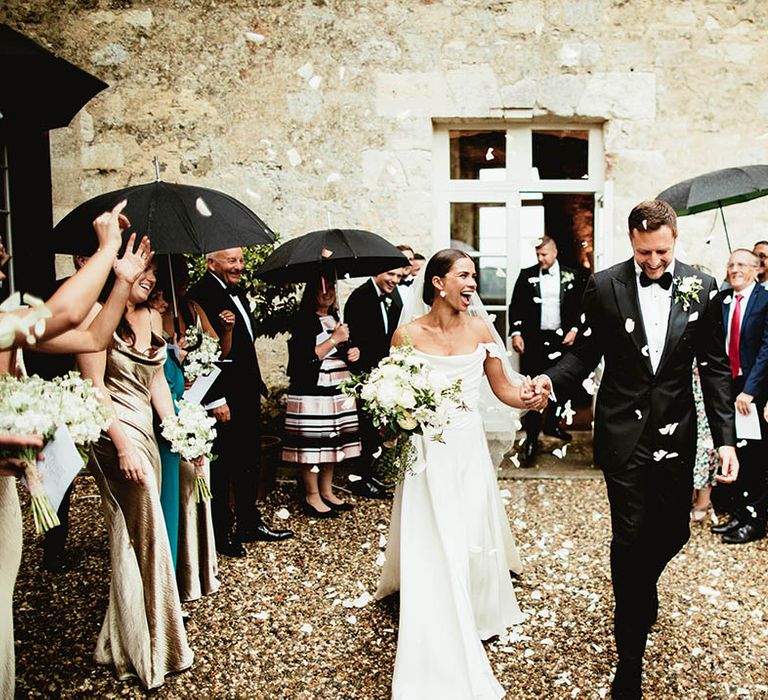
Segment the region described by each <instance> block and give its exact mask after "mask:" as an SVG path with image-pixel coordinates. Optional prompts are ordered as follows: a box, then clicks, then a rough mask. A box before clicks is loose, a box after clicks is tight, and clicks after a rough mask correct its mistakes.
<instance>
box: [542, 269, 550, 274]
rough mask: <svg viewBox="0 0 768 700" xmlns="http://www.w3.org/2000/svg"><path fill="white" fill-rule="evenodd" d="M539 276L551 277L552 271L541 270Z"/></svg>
mask: <svg viewBox="0 0 768 700" xmlns="http://www.w3.org/2000/svg"><path fill="white" fill-rule="evenodd" d="M541 274H542V275H551V274H552V270H550V269H549V268H547V269H546V270H542V271H541Z"/></svg>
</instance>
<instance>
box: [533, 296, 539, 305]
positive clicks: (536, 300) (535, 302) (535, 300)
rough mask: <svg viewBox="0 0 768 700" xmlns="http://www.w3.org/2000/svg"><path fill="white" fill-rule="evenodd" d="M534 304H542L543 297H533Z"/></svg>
mask: <svg viewBox="0 0 768 700" xmlns="http://www.w3.org/2000/svg"><path fill="white" fill-rule="evenodd" d="M533 303H534V304H541V297H533Z"/></svg>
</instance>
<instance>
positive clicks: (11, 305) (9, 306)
mask: <svg viewBox="0 0 768 700" xmlns="http://www.w3.org/2000/svg"><path fill="white" fill-rule="evenodd" d="M21 308H22V305H21V292H14V293H13V294H11V296H9V297H8V298H7V299H6V300H5V301H4V302H3V303H2V304H0V311H2V312H3V313H10V312H11V311H18V310H19V309H21Z"/></svg>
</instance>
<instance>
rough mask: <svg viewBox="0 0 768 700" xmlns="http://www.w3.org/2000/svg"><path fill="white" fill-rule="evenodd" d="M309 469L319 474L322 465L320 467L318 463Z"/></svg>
mask: <svg viewBox="0 0 768 700" xmlns="http://www.w3.org/2000/svg"><path fill="white" fill-rule="evenodd" d="M309 471H311V472H312V473H313V474H318V473H319V472H320V467H318V466H317V465H315V466H314V467H312V469H310V470H309Z"/></svg>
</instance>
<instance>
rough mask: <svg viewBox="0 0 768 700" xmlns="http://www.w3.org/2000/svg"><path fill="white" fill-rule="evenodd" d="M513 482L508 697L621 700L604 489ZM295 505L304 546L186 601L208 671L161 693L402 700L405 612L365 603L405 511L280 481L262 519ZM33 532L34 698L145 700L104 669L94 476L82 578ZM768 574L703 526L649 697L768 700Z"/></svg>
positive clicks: (82, 540) (29, 600)
mask: <svg viewBox="0 0 768 700" xmlns="http://www.w3.org/2000/svg"><path fill="white" fill-rule="evenodd" d="M501 488H502V489H504V490H505V491H504V492H503V495H505V498H506V500H507V501H508V504H507V510H508V513H509V517H510V521H511V522H512V530H513V532H514V533H515V535H516V537H517V538H518V542H519V545H520V547H521V550H522V555H523V560H524V562H525V566H526V569H525V571H524V573H523V576H522V578H521V579H520V580H519V581H518V582H517V583H516V589H517V594H518V599H519V601H520V605H521V607H522V609H523V610H524V611H525V612H526V613H528V614H529V618H528V620H527V621H526V623H525V624H523V625H522V626H520V627H518V628H516V629H515V630H514V631H513V633H512V635H511V636H510V639H508V640H502V641H498V642H496V643H494V644H490V645H488V646H487V649H488V652H489V656H490V658H491V662H492V664H493V666H494V669H495V672H496V675H497V677H498V679H499V681H500V682H501V684H502V685H503V686H504V687H505V688H506V690H507V697H508V698H514V699H516V700H517V699H520V698H537V699H538V698H548V699H549V698H574V697H578V698H598V697H606V695H607V694H608V692H607V691H608V687H609V681H610V676H611V673H612V668H613V664H614V662H615V649H614V645H613V641H612V637H611V623H610V620H611V605H612V594H611V592H610V580H609V571H608V541H609V536H610V526H609V519H608V515H607V513H608V511H607V502H606V498H605V489H604V487H603V485H602V482H601V481H599V480H579V481H576V480H574V481H568V480H565V481H546V482H544V481H538V482H537V481H503V482H501ZM283 506H284V507H286V508H287V509H288V510H289V511H290V512H291V517H290V518H289V519H288V520H287V525H288V526H290V527H291V528H293V529H294V530H295V531H296V538H295V539H293V540H291V541H289V542H286V543H282V544H278V545H274V544H269V545H266V544H259V543H256V544H253V545H248V549H249V553H250V555H249V556H248V557H247V558H245V559H236V560H233V559H226V558H222V559H221V582H222V587H221V590H220V591H219V592H218V593H217V594H215V595H213V596H209V597H207V598H204V599H202V600H200V601H197V602H195V603H189V604H187V605H186V607H187V609H188V610H189V612H190V613H191V619H190V622H189V625H188V628H187V630H188V633H189V641H190V644H191V646H192V648H193V649H194V650H195V655H196V658H195V665H194V667H193V668H192V669H191V670H189V671H187V672H184V673H181V674H179V675H177V676H173V677H170V678H168V679H167V681H166V684H165V685H164V686H163V687H162V688H161V689H159V690H157V691H154V692H153V693H151V695H152V696H153V697H157V698H269V699H270V700H271V699H275V698H300V699H302V700H303V699H306V700H309V699H310V698H366V699H368V698H370V699H373V698H387V697H389V681H390V677H391V673H392V665H393V662H394V652H395V641H396V636H397V602H396V601H395V600H392V599H390V600H387V601H384V602H383V603H368V604H365V601H366V598H367V594H372V593H373V592H374V590H375V586H376V581H377V576H378V570H379V567H378V566H377V563H376V560H377V557H378V556H379V551H380V549H379V548H380V545H382V544H383V543H384V539H383V536H386V529H387V523H388V519H389V504H387V503H381V502H375V501H362V500H358V501H357V508H356V509H355V511H354V512H353V513H352V514H347V515H346V516H345V517H343V518H341V519H340V520H338V521H335V522H334V521H330V522H329V521H311V520H308V519H307V518H305V517H304V516H302V515H300V514H298V509H297V508H296V507H295V504H294V501H293V496H292V491H291V490H290V489H289V488H288V487H287V486H281V487H280V488H279V489H278V490H277V491H275V492H274V493H273V494H271V496H270V497H269V499H268V503H267V504H266V505H265V506H264V508H263V512H264V513H265V515H269V514H272V513H274V512H276V511H277V510H279V509H280V508H281V507H283ZM25 520H26V521H27V530H26V532H25V551H24V558H23V561H22V566H21V570H20V572H19V578H18V581H17V585H16V600H15V620H16V651H17V696H18V697H35V698H40V697H67V698H70V697H98V698H115V697H132V698H133V697H135V698H138V697H144V696H145V695H146V694H145V693H144V692H143V691H142V690H141V689H140V687H139V686H138V684H137V683H135V682H124V683H119V682H117V681H116V680H115V678H114V676H113V675H112V673H111V671H110V669H109V668H104V667H97V666H96V665H95V664H94V663H93V661H92V652H93V648H94V643H95V640H96V636H97V634H98V631H99V627H100V624H101V620H102V618H103V615H104V610H105V607H106V604H107V596H108V583H109V572H108V566H109V560H108V552H107V538H106V533H105V530H104V522H103V519H102V517H101V510H100V501H99V497H98V494H97V491H96V488H95V485H94V483H93V481H92V480H91V479H90V478H88V477H85V478H82V479H81V480H80V482H79V483H78V486H77V489H76V492H75V497H74V499H73V509H72V517H71V522H72V525H73V526H72V536H71V540H70V548H71V553H72V557H73V560H74V564H75V568H74V570H73V571H71V572H69V573H66V574H63V575H55V576H54V575H51V574H48V573H45V572H41V571H40V570H39V568H38V563H39V560H40V550H39V548H38V547H37V546H36V543H35V538H34V535H33V533H32V532H31V531H30V529H29V518H27V517H26V516H25ZM276 522H282V521H276ZM767 572H768V540H762V541H760V542H757V543H752V544H748V545H745V546H730V547H729V546H726V545H722V544H720V542H719V540H717V539H716V538H714V537H713V536H712V535H710V534H709V532H708V528H706V527H702V526H695V527H694V532H693V536H692V538H691V541H690V542H689V544H688V545H687V546H686V548H685V550H684V551H683V552H682V553H681V554H680V555H678V556H677V558H676V559H675V560H674V561H673V562H672V564H671V565H670V566H669V567H668V569H667V571H666V572H665V574H664V576H663V578H662V581H661V587H660V599H661V612H660V616H659V621H658V623H657V625H656V627H655V630H654V632H653V633H652V635H651V639H650V642H649V649H648V651H647V653H646V672H645V685H644V688H645V691H646V697H647V698H686V699H687V698H702V699H703V698H734V697H739V698H768V670H766V669H768V603H767V602H766V597H767V596H766V594H767V593H768V581H767V580H766V579H767V576H766V574H767ZM357 606H360V607H357Z"/></svg>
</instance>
